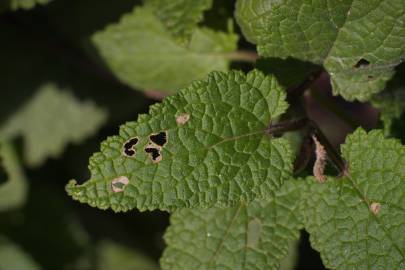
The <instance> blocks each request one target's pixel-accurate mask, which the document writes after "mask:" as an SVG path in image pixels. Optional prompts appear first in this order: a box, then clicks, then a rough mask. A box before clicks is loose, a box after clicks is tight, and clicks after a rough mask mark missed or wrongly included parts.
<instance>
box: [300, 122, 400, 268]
mask: <svg viewBox="0 0 405 270" xmlns="http://www.w3.org/2000/svg"><path fill="white" fill-rule="evenodd" d="M342 153H343V156H344V158H345V159H346V160H347V161H348V162H349V175H348V176H346V177H343V178H340V179H333V178H329V179H328V180H327V181H326V183H324V184H319V183H317V182H315V181H314V180H313V179H312V178H311V179H309V180H308V190H307V192H306V194H307V196H306V199H305V201H304V203H303V205H304V209H305V211H304V215H305V228H306V230H307V231H308V232H309V233H310V237H311V238H310V240H311V243H312V246H313V247H314V248H315V249H316V250H318V251H319V252H320V253H321V257H322V260H323V262H324V264H325V266H326V267H327V268H330V269H404V267H405V238H404V235H405V146H403V145H401V144H400V143H399V142H398V141H396V140H393V139H384V136H383V132H382V131H377V130H375V131H371V132H369V133H366V132H365V131H364V130H362V129H358V130H357V131H356V132H355V133H354V134H352V135H350V136H349V137H348V138H347V140H346V143H345V144H344V145H343V147H342Z"/></svg>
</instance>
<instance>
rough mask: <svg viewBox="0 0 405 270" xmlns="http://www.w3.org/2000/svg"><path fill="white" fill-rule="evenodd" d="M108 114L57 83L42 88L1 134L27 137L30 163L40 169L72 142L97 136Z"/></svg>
mask: <svg viewBox="0 0 405 270" xmlns="http://www.w3.org/2000/svg"><path fill="white" fill-rule="evenodd" d="M105 119H106V114H105V112H104V111H103V110H101V109H100V108H98V107H97V106H96V105H95V104H93V103H92V102H81V101H78V100H77V99H76V98H75V97H74V96H73V95H72V94H71V93H69V92H65V91H64V90H62V89H60V88H59V87H58V86H57V85H55V84H53V83H46V84H43V85H42V86H40V87H39V89H38V92H37V93H36V94H35V96H33V97H32V98H31V99H30V101H29V102H28V103H27V104H25V106H23V107H22V108H21V109H20V110H19V111H17V112H16V113H15V114H14V115H13V116H12V117H10V118H9V119H8V120H7V122H6V123H5V124H4V125H3V126H2V127H1V129H0V134H2V135H3V136H5V137H8V138H13V137H16V136H19V135H22V136H23V138H24V157H25V159H26V162H27V164H29V165H30V166H37V165H39V164H41V163H42V162H43V161H44V160H45V159H46V158H48V157H57V156H58V155H59V154H60V153H61V152H62V151H63V149H64V147H65V146H66V145H67V144H68V143H71V142H74V143H77V142H79V141H81V140H82V139H84V138H86V137H87V136H89V135H90V134H93V133H94V132H95V131H96V130H97V129H98V128H99V127H100V125H101V124H102V123H103V122H104V121H105Z"/></svg>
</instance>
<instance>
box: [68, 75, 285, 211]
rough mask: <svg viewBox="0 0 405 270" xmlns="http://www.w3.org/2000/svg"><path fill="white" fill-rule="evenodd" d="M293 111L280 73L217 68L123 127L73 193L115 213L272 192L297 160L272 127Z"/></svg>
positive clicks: (95, 158) (72, 187)
mask: <svg viewBox="0 0 405 270" xmlns="http://www.w3.org/2000/svg"><path fill="white" fill-rule="evenodd" d="M286 108H287V104H286V102H285V93H284V92H283V90H282V89H281V88H280V86H279V85H278V83H277V82H276V80H275V79H274V77H271V76H268V77H265V76H264V75H263V74H262V73H259V72H256V71H253V72H251V73H249V74H248V75H244V74H243V73H241V72H229V73H222V72H213V73H211V74H210V75H209V76H208V77H207V78H206V79H205V80H202V81H196V82H194V83H192V84H191V86H190V87H188V88H186V89H183V90H182V91H180V93H178V94H177V95H175V96H172V97H168V98H166V99H165V100H164V101H163V102H162V103H161V104H156V105H154V106H152V107H151V108H150V112H149V115H141V116H139V118H138V121H136V122H129V123H127V124H125V125H124V126H122V127H121V128H120V133H119V134H120V135H119V136H114V137H110V138H108V139H107V140H106V141H105V142H103V143H102V144H101V152H99V153H96V154H95V155H94V156H93V157H92V158H91V159H90V170H91V179H90V180H89V181H88V182H86V183H84V184H83V185H76V182H75V181H71V182H70V183H69V184H68V185H67V191H68V193H69V194H70V195H71V196H72V197H73V198H74V199H76V200H79V201H81V202H85V203H89V204H90V205H91V206H97V207H99V208H101V209H106V208H109V207H111V208H112V209H113V210H115V211H126V210H129V209H133V208H135V207H136V208H138V209H140V210H145V209H149V210H153V209H156V208H159V209H168V210H171V209H174V208H179V207H197V206H202V207H209V206H213V205H218V206H230V205H235V204H237V203H240V202H249V201H252V200H253V199H255V198H258V197H268V196H271V192H272V191H273V190H277V189H278V188H279V187H280V186H281V185H282V183H283V181H284V179H285V178H287V177H289V175H290V171H291V169H292V168H291V167H292V164H291V163H292V159H293V157H292V153H291V150H290V148H289V144H288V143H287V141H286V140H284V139H282V138H280V139H273V138H271V137H270V136H269V135H268V134H267V133H266V128H267V126H268V124H269V123H270V121H272V120H275V119H276V118H277V117H278V116H279V115H281V114H282V113H283V112H284V111H285V110H286ZM163 135H166V136H165V138H166V143H162V139H164V138H163V137H164V136H163ZM154 136H155V137H156V136H157V137H160V139H161V140H160V142H157V143H154V142H153V141H155V140H154ZM162 145H163V146H162Z"/></svg>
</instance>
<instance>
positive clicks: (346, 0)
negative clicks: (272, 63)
mask: <svg viewBox="0 0 405 270" xmlns="http://www.w3.org/2000/svg"><path fill="white" fill-rule="evenodd" d="M236 8H237V10H236V17H237V20H238V22H239V24H240V26H241V28H242V31H243V33H244V34H245V36H246V37H247V38H248V39H249V40H250V41H251V42H253V43H255V44H257V47H258V51H259V54H260V55H261V56H266V57H280V58H287V57H293V58H297V59H300V60H304V61H311V62H313V63H315V64H322V65H323V66H324V67H325V69H326V70H327V71H328V72H329V74H330V76H331V81H332V85H333V89H334V93H335V94H340V95H342V96H343V97H344V98H346V99H348V100H354V99H358V100H361V101H364V100H367V99H369V98H370V97H371V95H372V94H374V93H377V92H379V91H381V90H382V89H383V88H384V86H385V82H386V81H387V80H389V79H390V78H391V76H392V75H393V74H394V67H395V66H396V65H397V64H399V63H400V62H401V60H403V57H404V49H405V27H404V24H403V22H404V20H405V5H404V3H403V0H343V1H341V0H329V1H325V0H321V1H316V2H310V1H305V0H257V1H250V0H238V2H237V7H236Z"/></svg>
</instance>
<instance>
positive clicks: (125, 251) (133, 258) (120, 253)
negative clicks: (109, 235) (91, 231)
mask: <svg viewBox="0 0 405 270" xmlns="http://www.w3.org/2000/svg"><path fill="white" fill-rule="evenodd" d="M97 257H98V265H99V266H100V268H99V270H112V269H120V270H158V269H159V266H158V265H157V263H155V262H153V261H152V260H151V259H149V258H148V257H146V256H145V255H143V254H142V253H140V252H139V251H137V250H134V249H131V248H129V247H126V246H122V245H119V244H118V243H114V242H111V241H108V240H103V241H102V242H101V243H98V244H97Z"/></svg>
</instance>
